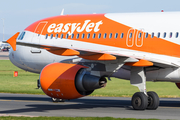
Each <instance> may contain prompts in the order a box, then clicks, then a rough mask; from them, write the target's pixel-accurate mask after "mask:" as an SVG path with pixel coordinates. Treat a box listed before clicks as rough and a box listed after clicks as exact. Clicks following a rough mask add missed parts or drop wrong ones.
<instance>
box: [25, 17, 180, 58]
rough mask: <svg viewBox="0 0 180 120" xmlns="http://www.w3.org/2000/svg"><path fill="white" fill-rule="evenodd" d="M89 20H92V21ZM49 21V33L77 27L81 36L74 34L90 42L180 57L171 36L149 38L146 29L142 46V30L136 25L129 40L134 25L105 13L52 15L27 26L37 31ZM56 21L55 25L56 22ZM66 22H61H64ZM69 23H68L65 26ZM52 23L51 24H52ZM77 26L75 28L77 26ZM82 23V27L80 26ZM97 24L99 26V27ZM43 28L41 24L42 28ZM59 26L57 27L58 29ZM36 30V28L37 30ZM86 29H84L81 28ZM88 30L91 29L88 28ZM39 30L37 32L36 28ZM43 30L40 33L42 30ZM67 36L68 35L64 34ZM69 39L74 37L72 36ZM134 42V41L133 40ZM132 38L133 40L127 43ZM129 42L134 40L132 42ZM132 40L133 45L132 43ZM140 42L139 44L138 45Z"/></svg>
mask: <svg viewBox="0 0 180 120" xmlns="http://www.w3.org/2000/svg"><path fill="white" fill-rule="evenodd" d="M88 20H89V21H88ZM43 21H46V22H47V24H46V26H45V27H44V28H41V29H43V31H42V32H41V34H42V35H46V34H48V35H49V36H50V35H51V34H54V37H55V34H57V33H58V34H62V33H63V34H64V35H66V34H68V33H70V32H72V31H73V33H74V35H76V34H78V33H79V35H80V37H79V39H76V38H74V39H73V40H76V41H82V42H88V43H94V44H100V45H107V46H112V47H118V48H124V49H129V50H137V51H142V52H149V53H154V54H162V55H168V56H173V57H180V52H179V50H180V45H178V44H175V43H172V42H169V41H167V40H164V39H162V38H157V37H154V38H151V35H150V34H149V35H148V38H145V35H144V33H143V32H142V34H143V45H142V46H141V44H142V43H141V40H140V39H139V40H138V39H137V40H136V38H137V37H136V36H137V34H139V33H140V32H141V31H139V30H137V29H134V31H133V33H134V39H133V38H132V39H129V41H127V36H128V34H129V31H130V30H131V29H132V28H131V26H126V25H123V24H121V23H118V22H115V21H113V20H110V19H108V18H106V17H105V16H104V14H95V15H67V16H56V17H51V18H47V19H43V20H40V21H37V22H35V23H33V24H32V25H30V26H29V27H27V28H26V29H25V30H26V31H31V32H36V31H37V30H36V27H37V25H38V24H39V23H40V22H43ZM53 23H54V25H56V27H54V26H53V25H52V24H53ZM62 24H63V25H64V26H61V25H62ZM57 25H59V26H61V27H62V29H61V30H59V31H60V32H57V31H58V29H56V28H57ZM65 25H66V26H65ZM83 25H84V26H86V28H87V27H88V28H87V29H86V28H85V29H83ZM49 26H51V27H50V28H49ZM72 26H73V27H74V28H75V30H74V29H73V27H72ZM78 27H79V29H78ZM95 27H96V28H95ZM38 29H39V28H38ZM48 29H49V30H50V31H52V32H51V33H48ZM55 29H56V31H55ZM35 30H36V31H35ZM80 30H82V32H79V31H80ZM87 31H88V32H87ZM36 33H37V32H36ZM83 33H85V37H84V38H83V39H82V38H81V36H82V34H83ZM88 33H90V35H91V36H90V38H89V39H87V34H88ZM94 33H96V37H95V38H94V39H93V38H92V35H93V34H94ZM99 33H101V38H98V34H99ZM104 33H107V38H106V39H104V38H103V35H104ZM110 33H112V35H113V36H112V38H109V34H110ZM116 33H118V38H115V34H116ZM121 33H124V37H123V38H120V34H121ZM38 34H39V33H38ZM64 38H65V37H64ZM69 39H71V38H70V37H69ZM133 40H134V43H131V42H133ZM127 42H129V43H127ZM127 44H130V46H128V45H127ZM131 44H132V46H131ZM136 44H137V45H136Z"/></svg>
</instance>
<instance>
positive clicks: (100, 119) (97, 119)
mask: <svg viewBox="0 0 180 120" xmlns="http://www.w3.org/2000/svg"><path fill="white" fill-rule="evenodd" d="M0 119H1V120H158V119H135V118H112V117H0Z"/></svg>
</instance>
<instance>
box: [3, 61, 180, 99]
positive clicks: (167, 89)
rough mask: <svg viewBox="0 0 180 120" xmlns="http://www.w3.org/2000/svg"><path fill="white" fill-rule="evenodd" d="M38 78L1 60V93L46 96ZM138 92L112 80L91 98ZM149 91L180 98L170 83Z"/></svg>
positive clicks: (155, 85)
mask: <svg viewBox="0 0 180 120" xmlns="http://www.w3.org/2000/svg"><path fill="white" fill-rule="evenodd" d="M13 71H18V73H19V75H18V77H13ZM38 78H39V75H38V74H34V73H30V72H26V71H24V70H21V69H19V68H17V67H16V66H14V65H13V64H12V63H11V62H10V61H9V60H0V92H1V93H24V94H44V93H43V92H42V90H41V89H36V88H37V85H36V84H37V79H38ZM138 91H139V90H138V88H137V87H134V86H132V85H131V84H130V82H129V81H127V80H121V79H117V78H112V81H108V83H107V86H106V87H105V88H101V89H98V90H95V91H94V92H93V94H92V95H91V96H109V97H131V96H132V95H133V94H134V93H135V92H138ZM147 91H155V92H157V94H158V95H159V96H160V97H180V91H179V89H178V88H177V87H176V85H175V84H174V83H170V82H147Z"/></svg>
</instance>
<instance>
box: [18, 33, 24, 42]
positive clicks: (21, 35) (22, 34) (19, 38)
mask: <svg viewBox="0 0 180 120" xmlns="http://www.w3.org/2000/svg"><path fill="white" fill-rule="evenodd" d="M25 33H26V32H22V33H21V34H20V36H19V37H18V40H22V39H23V38H24V35H25Z"/></svg>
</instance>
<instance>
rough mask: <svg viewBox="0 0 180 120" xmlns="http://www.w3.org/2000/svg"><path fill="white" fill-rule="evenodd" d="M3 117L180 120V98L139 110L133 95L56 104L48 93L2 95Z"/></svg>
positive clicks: (0, 103)
mask: <svg viewBox="0 0 180 120" xmlns="http://www.w3.org/2000/svg"><path fill="white" fill-rule="evenodd" d="M0 106H1V107H0V116H9V115H12V116H71V117H77V116H78V117H80V116H81V117H89V116H90V117H115V118H158V119H180V115H179V113H180V100H179V99H176V98H168V99H165V98H163V99H160V106H159V108H158V109H157V110H145V111H136V110H133V109H132V106H131V98H121V97H84V98H80V99H75V100H70V101H66V102H63V103H53V102H51V99H50V98H49V97H48V96H45V95H26V94H5V93H1V94H0Z"/></svg>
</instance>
